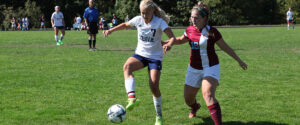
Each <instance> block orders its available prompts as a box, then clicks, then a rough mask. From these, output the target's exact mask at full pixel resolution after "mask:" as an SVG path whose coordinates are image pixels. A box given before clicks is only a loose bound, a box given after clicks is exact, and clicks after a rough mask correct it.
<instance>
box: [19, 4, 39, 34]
mask: <svg viewBox="0 0 300 125" xmlns="http://www.w3.org/2000/svg"><path fill="white" fill-rule="evenodd" d="M18 15H19V16H21V17H28V19H29V26H30V27H34V28H38V27H40V21H39V19H40V17H41V15H42V12H41V9H40V7H39V6H37V5H36V2H35V1H31V0H27V1H26V2H25V7H24V8H22V9H19V14H18Z"/></svg>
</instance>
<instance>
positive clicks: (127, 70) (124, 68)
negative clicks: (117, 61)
mask: <svg viewBox="0 0 300 125" xmlns="http://www.w3.org/2000/svg"><path fill="white" fill-rule="evenodd" d="M131 69H132V65H131V64H129V63H125V64H124V66H123V71H124V72H130V71H131Z"/></svg>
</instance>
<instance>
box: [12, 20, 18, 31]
mask: <svg viewBox="0 0 300 125" xmlns="http://www.w3.org/2000/svg"><path fill="white" fill-rule="evenodd" d="M10 22H11V29H12V30H13V31H15V30H16V27H17V25H16V19H15V17H13V18H12V19H11V21H10Z"/></svg>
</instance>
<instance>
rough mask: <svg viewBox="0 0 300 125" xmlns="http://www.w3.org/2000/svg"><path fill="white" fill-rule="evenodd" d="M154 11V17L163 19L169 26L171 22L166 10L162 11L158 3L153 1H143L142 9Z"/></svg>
mask: <svg viewBox="0 0 300 125" xmlns="http://www.w3.org/2000/svg"><path fill="white" fill-rule="evenodd" d="M149 7H151V8H152V9H154V15H155V16H157V17H159V18H162V19H163V20H164V21H166V23H167V24H168V23H169V22H170V17H169V16H168V15H167V14H166V12H165V11H164V10H162V9H161V8H160V7H159V6H158V5H157V4H156V3H154V2H153V1H152V0H142V1H141V4H140V8H149Z"/></svg>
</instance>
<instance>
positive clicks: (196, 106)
mask: <svg viewBox="0 0 300 125" xmlns="http://www.w3.org/2000/svg"><path fill="white" fill-rule="evenodd" d="M190 107H191V108H192V109H198V108H199V107H200V105H199V103H197V102H196V101H195V103H194V104H192V105H190Z"/></svg>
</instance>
